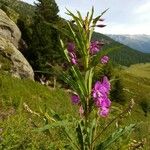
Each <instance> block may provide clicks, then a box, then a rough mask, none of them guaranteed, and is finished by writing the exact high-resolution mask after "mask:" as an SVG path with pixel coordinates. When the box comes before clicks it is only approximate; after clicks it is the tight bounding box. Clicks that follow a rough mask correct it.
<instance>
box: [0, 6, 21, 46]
mask: <svg viewBox="0 0 150 150" xmlns="http://www.w3.org/2000/svg"><path fill="white" fill-rule="evenodd" d="M0 36H1V37H3V38H5V39H7V40H10V42H11V43H13V44H14V46H16V47H17V48H18V43H19V41H20V38H21V32H20V30H19V28H18V27H17V26H16V24H15V23H14V22H13V21H12V20H11V19H10V18H9V17H8V16H7V15H6V13H5V12H4V11H2V10H1V9H0Z"/></svg>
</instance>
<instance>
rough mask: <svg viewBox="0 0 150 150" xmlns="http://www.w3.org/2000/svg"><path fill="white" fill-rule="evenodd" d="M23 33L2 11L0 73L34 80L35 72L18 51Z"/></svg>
mask: <svg viewBox="0 0 150 150" xmlns="http://www.w3.org/2000/svg"><path fill="white" fill-rule="evenodd" d="M20 38H21V32H20V30H19V28H18V27H17V26H16V24H15V23H14V22H13V21H12V20H11V19H10V18H9V17H8V16H7V15H6V13H5V12H3V11H2V10H1V9H0V71H3V72H8V73H10V74H11V75H12V76H15V77H18V78H21V79H22V78H29V79H32V80H34V72H33V69H32V67H31V66H30V64H29V63H28V61H27V60H26V59H25V57H24V56H23V55H22V53H21V52H20V51H19V50H18V49H17V48H18V46H19V41H20Z"/></svg>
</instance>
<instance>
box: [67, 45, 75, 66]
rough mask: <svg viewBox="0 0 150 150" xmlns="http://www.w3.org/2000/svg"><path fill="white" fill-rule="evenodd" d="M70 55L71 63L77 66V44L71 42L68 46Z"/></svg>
mask: <svg viewBox="0 0 150 150" xmlns="http://www.w3.org/2000/svg"><path fill="white" fill-rule="evenodd" d="M67 50H68V54H69V56H70V61H71V63H72V64H73V65H76V64H77V56H76V54H75V44H74V43H72V42H70V43H68V45H67Z"/></svg>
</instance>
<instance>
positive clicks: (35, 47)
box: [29, 0, 59, 72]
mask: <svg viewBox="0 0 150 150" xmlns="http://www.w3.org/2000/svg"><path fill="white" fill-rule="evenodd" d="M58 12H59V10H58V6H57V4H56V3H55V1H54V0H38V2H37V3H36V16H35V18H34V25H33V27H32V29H33V34H32V42H31V45H30V54H29V60H30V63H31V65H32V67H33V69H34V70H36V71H37V70H38V71H42V72H48V71H50V66H49V65H47V64H50V65H53V64H55V63H57V60H58V58H59V44H58V43H59V41H58V40H59V38H58V32H57V30H56V29H54V28H52V26H51V25H50V24H56V23H57V21H58V20H59V16H58ZM49 23H50V24H49Z"/></svg>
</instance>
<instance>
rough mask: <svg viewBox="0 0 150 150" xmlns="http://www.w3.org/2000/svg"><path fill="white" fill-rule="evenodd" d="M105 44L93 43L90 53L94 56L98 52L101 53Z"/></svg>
mask: <svg viewBox="0 0 150 150" xmlns="http://www.w3.org/2000/svg"><path fill="white" fill-rule="evenodd" d="M102 45H103V43H101V42H99V41H92V42H91V43H90V53H91V54H92V55H94V54H96V53H97V52H99V51H100V50H101V48H102Z"/></svg>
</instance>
